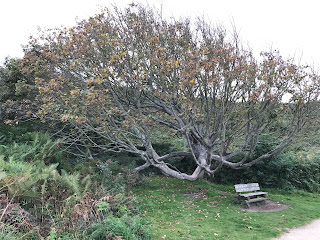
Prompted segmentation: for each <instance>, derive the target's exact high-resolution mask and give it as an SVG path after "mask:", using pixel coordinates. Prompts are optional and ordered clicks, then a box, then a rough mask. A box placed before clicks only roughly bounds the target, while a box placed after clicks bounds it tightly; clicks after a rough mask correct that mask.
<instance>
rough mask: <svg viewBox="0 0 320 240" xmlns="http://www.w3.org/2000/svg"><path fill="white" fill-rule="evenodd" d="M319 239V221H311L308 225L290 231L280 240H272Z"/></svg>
mask: <svg viewBox="0 0 320 240" xmlns="http://www.w3.org/2000/svg"><path fill="white" fill-rule="evenodd" d="M319 239H320V219H317V220H314V221H312V222H311V223H310V224H308V225H305V226H302V227H297V228H293V229H290V230H289V232H288V233H285V234H284V235H282V236H281V237H280V238H274V239H273V240H319Z"/></svg>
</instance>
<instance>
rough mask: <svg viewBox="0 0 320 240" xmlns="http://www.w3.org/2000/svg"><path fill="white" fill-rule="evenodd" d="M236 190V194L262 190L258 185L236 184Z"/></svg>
mask: <svg viewBox="0 0 320 240" xmlns="http://www.w3.org/2000/svg"><path fill="white" fill-rule="evenodd" d="M234 188H235V189H236V192H253V191H259V190H260V187H259V184H258V183H248V184H236V185H234Z"/></svg>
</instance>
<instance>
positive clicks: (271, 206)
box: [241, 200, 289, 212]
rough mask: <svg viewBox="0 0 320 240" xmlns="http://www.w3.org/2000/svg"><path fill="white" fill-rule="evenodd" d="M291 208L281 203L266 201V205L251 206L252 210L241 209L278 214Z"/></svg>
mask: <svg viewBox="0 0 320 240" xmlns="http://www.w3.org/2000/svg"><path fill="white" fill-rule="evenodd" d="M287 208H289V205H287V204H284V203H281V202H274V201H271V200H266V202H265V204H264V203H258V204H251V207H250V208H241V209H242V210H245V211H247V212H277V211H282V210H285V209H287Z"/></svg>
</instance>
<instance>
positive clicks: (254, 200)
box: [246, 197, 267, 204]
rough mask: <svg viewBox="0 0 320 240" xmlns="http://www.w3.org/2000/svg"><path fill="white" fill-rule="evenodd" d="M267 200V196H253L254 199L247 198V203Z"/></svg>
mask: <svg viewBox="0 0 320 240" xmlns="http://www.w3.org/2000/svg"><path fill="white" fill-rule="evenodd" d="M265 200H267V198H262V197H259V198H252V199H249V200H246V203H247V204H248V203H254V202H260V201H265Z"/></svg>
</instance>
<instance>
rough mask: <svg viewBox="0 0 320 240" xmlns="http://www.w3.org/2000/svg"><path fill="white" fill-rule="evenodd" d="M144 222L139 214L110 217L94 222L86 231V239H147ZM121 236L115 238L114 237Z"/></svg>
mask: <svg viewBox="0 0 320 240" xmlns="http://www.w3.org/2000/svg"><path fill="white" fill-rule="evenodd" d="M146 226H147V225H146V222H145V220H144V219H143V218H141V217H139V216H134V217H129V216H128V215H124V216H123V217H121V218H114V217H110V218H107V219H105V220H104V221H102V222H99V223H97V224H94V225H93V226H92V227H91V228H90V229H89V230H88V232H87V233H86V237H87V238H86V239H92V240H105V239H126V240H148V239H151V236H150V231H149V228H148V227H146ZM117 236H118V237H120V236H121V238H116V237H117Z"/></svg>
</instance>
